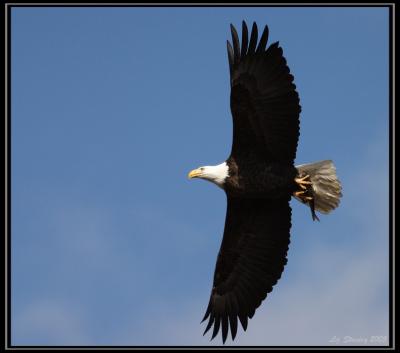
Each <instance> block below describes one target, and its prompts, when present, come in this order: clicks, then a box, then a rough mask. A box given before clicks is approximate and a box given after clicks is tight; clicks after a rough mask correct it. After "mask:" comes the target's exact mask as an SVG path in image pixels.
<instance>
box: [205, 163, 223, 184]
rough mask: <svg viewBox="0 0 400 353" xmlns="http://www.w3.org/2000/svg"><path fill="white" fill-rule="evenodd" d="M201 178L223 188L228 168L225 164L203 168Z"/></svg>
mask: <svg viewBox="0 0 400 353" xmlns="http://www.w3.org/2000/svg"><path fill="white" fill-rule="evenodd" d="M203 168H204V172H203V175H202V178H204V179H206V180H209V181H211V182H213V183H214V184H216V185H218V186H219V187H221V188H223V187H224V183H225V179H226V178H228V177H229V167H228V164H227V163H226V162H223V163H221V164H218V165H211V166H205V167H203Z"/></svg>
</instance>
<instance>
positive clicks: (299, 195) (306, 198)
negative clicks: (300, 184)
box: [294, 190, 313, 202]
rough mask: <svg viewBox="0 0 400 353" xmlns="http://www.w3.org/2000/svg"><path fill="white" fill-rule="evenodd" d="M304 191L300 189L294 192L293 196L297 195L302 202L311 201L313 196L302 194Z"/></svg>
mask: <svg viewBox="0 0 400 353" xmlns="http://www.w3.org/2000/svg"><path fill="white" fill-rule="evenodd" d="M305 193H306V191H305V190H302V191H296V192H295V193H294V196H296V197H298V198H299V199H301V200H302V201H303V202H307V201H311V200H312V199H313V198H312V197H310V196H305V195H304V194H305Z"/></svg>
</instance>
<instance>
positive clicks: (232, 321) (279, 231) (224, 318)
mask: <svg viewBox="0 0 400 353" xmlns="http://www.w3.org/2000/svg"><path fill="white" fill-rule="evenodd" d="M290 227H291V208H290V205H289V198H287V199H277V200H265V199H237V198H229V197H228V206H227V213H226V219H225V230H224V236H223V239H222V245H221V248H220V251H219V254H218V258H217V263H216V268H215V273H214V283H213V288H212V291H211V296H210V301H209V304H208V307H207V311H206V314H205V316H204V318H203V321H204V320H206V319H207V318H208V317H209V321H208V325H207V327H206V330H205V332H204V333H206V332H207V331H208V330H209V329H210V328H211V327H212V326H213V325H214V328H213V333H212V338H214V337H215V336H216V335H217V334H218V331H219V329H220V327H221V328H222V340H223V342H225V340H226V337H227V335H228V331H229V326H230V329H231V335H232V339H234V338H235V336H236V332H237V326H238V319H239V320H240V322H241V324H242V326H243V329H244V330H246V328H247V320H248V318H252V317H253V315H254V312H255V309H256V308H258V307H259V306H260V304H261V302H262V301H263V300H264V299H265V297H266V296H267V293H269V292H271V291H272V286H273V285H275V283H276V282H277V281H278V279H279V278H280V277H281V274H282V272H283V268H284V266H285V264H286V262H287V260H286V255H287V250H288V246H289V242H290V241H289V232H290Z"/></svg>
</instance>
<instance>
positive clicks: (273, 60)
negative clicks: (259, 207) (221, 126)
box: [228, 23, 301, 163]
mask: <svg viewBox="0 0 400 353" xmlns="http://www.w3.org/2000/svg"><path fill="white" fill-rule="evenodd" d="M242 27H243V29H242V50H241V51H240V43H239V39H238V34H237V32H236V30H235V28H234V27H233V26H231V32H232V41H233V48H232V47H231V48H230V49H229V48H228V58H229V62H230V77H231V110H232V116H233V143H232V152H231V155H238V154H240V153H241V151H242V150H244V149H253V150H257V151H259V152H260V154H262V155H263V156H264V157H265V160H267V161H287V162H288V163H290V162H292V161H293V160H294V159H295V157H296V149H297V141H298V137H299V114H300V111H301V107H300V101H299V96H298V93H297V92H296V86H295V84H294V83H293V75H291V74H290V70H289V67H288V66H287V63H286V59H285V58H284V56H283V51H282V48H281V47H279V42H275V43H273V44H271V45H270V46H269V47H268V48H267V49H266V50H265V48H266V46H267V42H268V36H269V30H268V27H267V26H265V28H264V31H263V33H262V35H261V38H260V41H259V43H258V46H257V37H258V29H257V25H256V24H255V23H254V24H253V27H252V31H251V35H250V43H249V45H248V46H247V43H245V42H247V38H248V33H247V26H246V24H245V23H243V26H242ZM246 48H248V49H247V52H246ZM256 48H257V49H256Z"/></svg>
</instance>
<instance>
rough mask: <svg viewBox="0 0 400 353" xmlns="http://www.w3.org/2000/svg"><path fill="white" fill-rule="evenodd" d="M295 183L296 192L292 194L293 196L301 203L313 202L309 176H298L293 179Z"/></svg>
mask: <svg viewBox="0 0 400 353" xmlns="http://www.w3.org/2000/svg"><path fill="white" fill-rule="evenodd" d="M294 181H295V183H296V184H297V185H298V187H299V188H298V190H297V191H295V192H294V193H293V195H294V196H296V197H298V198H299V199H300V200H301V202H303V203H309V202H311V201H312V200H313V197H312V196H313V194H312V189H311V185H312V182H311V181H310V176H309V175H304V176H298V177H296V178H294Z"/></svg>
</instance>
